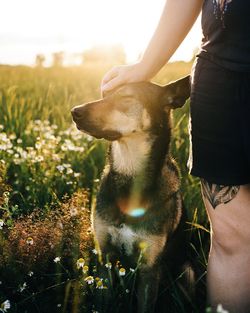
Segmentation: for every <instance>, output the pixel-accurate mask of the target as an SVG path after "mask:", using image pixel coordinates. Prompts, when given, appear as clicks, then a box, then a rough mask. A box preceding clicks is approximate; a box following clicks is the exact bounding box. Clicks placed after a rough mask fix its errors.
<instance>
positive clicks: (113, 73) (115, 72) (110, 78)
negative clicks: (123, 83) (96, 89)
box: [101, 67, 119, 92]
mask: <svg viewBox="0 0 250 313" xmlns="http://www.w3.org/2000/svg"><path fill="white" fill-rule="evenodd" d="M118 76H119V67H114V68H112V69H111V70H110V71H108V72H107V73H106V74H105V75H104V77H103V79H102V83H101V91H102V92H104V91H108V90H111V89H113V88H114V87H116V86H117V85H116V82H117V77H118ZM118 81H119V80H118Z"/></svg>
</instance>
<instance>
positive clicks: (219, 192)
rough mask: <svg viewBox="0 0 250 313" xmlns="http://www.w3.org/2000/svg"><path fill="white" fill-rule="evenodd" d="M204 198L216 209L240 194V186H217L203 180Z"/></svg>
mask: <svg viewBox="0 0 250 313" xmlns="http://www.w3.org/2000/svg"><path fill="white" fill-rule="evenodd" d="M201 186H202V193H203V196H204V197H205V198H206V199H207V200H208V201H209V202H210V204H211V205H212V207H213V208H214V209H215V208H216V207H217V205H219V204H221V203H224V204H225V203H228V202H230V201H231V200H232V199H233V198H234V197H235V196H236V195H237V193H238V192H239V190H240V186H223V185H216V184H211V183H209V182H207V181H206V180H204V179H201Z"/></svg>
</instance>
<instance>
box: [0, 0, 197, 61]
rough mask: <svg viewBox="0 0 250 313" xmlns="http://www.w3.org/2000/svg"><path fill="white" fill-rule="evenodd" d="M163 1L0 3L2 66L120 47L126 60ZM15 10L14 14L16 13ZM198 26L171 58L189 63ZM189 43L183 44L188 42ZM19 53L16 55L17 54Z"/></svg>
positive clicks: (139, 48) (141, 45) (141, 43)
mask: <svg viewBox="0 0 250 313" xmlns="http://www.w3.org/2000/svg"><path fill="white" fill-rule="evenodd" d="M164 3H165V0H156V1H153V0H150V1H143V0H136V1H134V0H126V1H124V0H106V1H101V0H91V1H90V0H89V1H87V0H72V1H68V0H63V1H59V0H53V1H49V0H43V1H39V0H38V1H33V0H25V2H23V1H19V0H11V1H4V2H2V3H1V4H0V8H1V9H2V12H10V13H11V17H12V18H11V20H10V18H9V17H10V14H3V15H2V17H1V20H0V42H1V50H0V63H13V64H15V63H26V64H32V63H33V62H34V57H35V55H36V54H37V53H43V54H49V53H52V52H55V51H65V52H68V53H75V52H76V53H77V52H81V51H83V50H84V49H88V48H90V47H92V46H96V45H110V44H117V43H119V44H122V46H123V47H124V49H125V51H126V54H127V59H128V61H134V60H136V59H137V58H138V56H139V55H140V54H141V53H142V52H143V50H144V49H145V47H146V45H147V42H148V41H149V39H150V37H151V36H152V34H153V31H154V29H155V27H156V25H157V22H158V20H159V17H160V14H161V10H162V7H163V5H164ZM14 8H15V9H14ZM199 39H200V27H199V22H198V23H196V25H195V26H194V28H193V30H192V31H191V32H190V34H189V40H188V43H185V41H184V44H183V46H182V48H180V50H179V53H177V54H176V55H175V59H183V60H188V59H190V58H191V55H192V53H193V50H194V49H195V48H196V47H197V46H198V45H199ZM186 42H187V41H186ZM17 51H18V53H17Z"/></svg>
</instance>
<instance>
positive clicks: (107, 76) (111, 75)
mask: <svg viewBox="0 0 250 313" xmlns="http://www.w3.org/2000/svg"><path fill="white" fill-rule="evenodd" d="M117 74H118V68H117V67H113V68H112V69H111V70H110V71H108V72H107V73H106V74H105V75H104V77H103V79H102V85H105V84H106V83H107V82H108V81H110V80H111V79H112V78H114V77H115V76H116V75H117Z"/></svg>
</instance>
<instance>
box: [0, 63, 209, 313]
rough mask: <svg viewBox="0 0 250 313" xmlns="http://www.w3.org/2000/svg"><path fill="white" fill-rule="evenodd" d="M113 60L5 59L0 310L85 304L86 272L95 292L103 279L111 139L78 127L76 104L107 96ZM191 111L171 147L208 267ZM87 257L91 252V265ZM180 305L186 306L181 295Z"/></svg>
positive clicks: (179, 119)
mask: <svg viewBox="0 0 250 313" xmlns="http://www.w3.org/2000/svg"><path fill="white" fill-rule="evenodd" d="M191 66H192V64H191V63H184V62H178V63H173V64H169V65H167V66H166V67H164V68H163V70H162V71H161V72H160V73H159V74H158V75H157V77H156V78H155V81H156V82H157V83H160V84H166V83H167V82H168V81H171V80H175V79H177V78H179V77H181V76H184V75H186V74H188V73H189V72H190V70H191ZM108 68H109V67H108V66H102V67H100V66H98V67H97V65H94V64H89V65H84V66H82V67H74V68H73V67H72V68H60V67H58V68H29V67H21V66H20V67H10V66H0V308H1V303H4V301H6V300H9V301H10V303H11V308H10V310H8V312H20V313H25V312H72V313H74V312H87V311H86V310H87V304H86V303H85V296H86V292H85V291H84V290H85V289H86V284H88V279H87V278H88V277H89V276H93V277H94V278H96V280H95V282H94V283H93V286H92V287H91V288H92V291H91V292H92V293H93V292H95V290H96V288H97V289H98V284H99V287H100V286H101V282H100V281H99V283H98V279H97V277H98V273H97V272H96V269H95V266H96V265H95V264H96V263H97V256H96V255H95V253H94V252H95V251H94V252H93V251H92V250H93V249H94V247H93V238H92V233H91V229H90V221H89V211H90V208H91V205H92V204H93V202H94V199H95V193H96V190H97V188H98V182H99V178H100V174H101V171H102V168H103V166H104V161H105V149H106V143H105V142H103V141H97V140H95V139H93V138H92V137H90V136H87V135H83V134H82V133H80V132H79V131H77V130H76V128H75V126H74V125H73V124H72V121H71V114H70V109H71V108H72V107H73V106H74V105H77V104H80V103H83V102H86V101H91V100H94V99H97V98H99V97H100V82H101V79H102V76H103V74H104V73H105V72H106V71H107V69H108ZM188 112H189V103H188V102H187V103H186V105H185V106H184V107H183V108H181V109H178V110H176V111H175V112H174V113H173V139H172V146H171V151H172V155H173V156H174V158H175V159H176V160H177V162H178V164H179V167H180V169H181V176H182V192H183V198H184V202H185V206H186V208H187V209H188V214H189V219H190V229H191V228H192V234H193V236H195V237H196V239H198V240H196V241H197V242H198V247H193V250H194V252H195V254H196V255H197V260H198V262H199V263H200V265H201V267H202V268H203V272H204V273H205V270H206V263H207V238H208V231H207V228H208V225H207V220H206V214H205V211H204V207H203V205H202V201H201V196H200V187H199V181H198V180H197V179H195V178H193V177H191V176H190V175H188V170H187V166H186V164H187V159H188V150H189V138H188V115H189V113H188ZM79 259H80V261H81V259H84V260H85V264H84V265H85V268H84V273H83V271H82V268H81V267H80V269H79V268H78V267H79ZM77 260H78V263H77ZM126 270H127V269H126ZM128 275H130V274H129V273H128ZM200 280H201V281H203V280H204V277H200ZM94 284H95V285H94ZM91 288H90V289H91ZM178 301H179V300H178V296H177V299H176V302H178ZM194 307H195V304H194ZM88 309H89V308H88ZM197 310H198V309H197ZM197 310H196V311H195V309H194V312H198V311H197ZM93 312H94V310H93ZM176 312H184V311H183V310H182V309H181V303H180V304H179V306H178V309H177V311H176ZM173 313H174V312H173Z"/></svg>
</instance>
